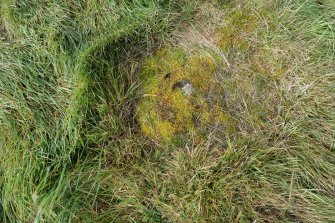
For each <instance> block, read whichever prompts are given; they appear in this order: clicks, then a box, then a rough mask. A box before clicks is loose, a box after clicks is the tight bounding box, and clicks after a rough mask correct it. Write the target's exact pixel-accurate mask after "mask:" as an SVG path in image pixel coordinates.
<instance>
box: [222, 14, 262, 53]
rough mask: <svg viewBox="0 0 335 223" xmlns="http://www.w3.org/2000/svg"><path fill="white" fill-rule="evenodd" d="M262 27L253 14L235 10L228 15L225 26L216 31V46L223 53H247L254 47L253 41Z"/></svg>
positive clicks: (258, 19) (257, 17)
mask: <svg viewBox="0 0 335 223" xmlns="http://www.w3.org/2000/svg"><path fill="white" fill-rule="evenodd" d="M260 13H261V14H262V12H260ZM264 16H265V15H264ZM262 26H264V24H262V22H261V19H260V17H259V15H257V14H256V13H255V12H253V11H251V10H250V9H249V10H246V9H241V8H236V9H235V10H234V11H232V12H231V13H230V14H229V15H228V19H227V23H226V25H225V26H224V27H221V28H219V29H218V32H217V46H218V47H219V48H220V49H222V50H225V51H228V50H238V51H248V50H250V49H252V48H254V47H255V41H254V39H255V38H256V35H260V33H258V29H259V28H260V27H262Z"/></svg>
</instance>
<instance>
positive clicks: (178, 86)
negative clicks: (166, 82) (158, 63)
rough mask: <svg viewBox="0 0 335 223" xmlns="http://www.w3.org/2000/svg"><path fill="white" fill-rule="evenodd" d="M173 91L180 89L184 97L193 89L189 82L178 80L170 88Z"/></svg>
mask: <svg viewBox="0 0 335 223" xmlns="http://www.w3.org/2000/svg"><path fill="white" fill-rule="evenodd" d="M172 89H173V90H177V89H181V90H183V91H184V94H185V95H191V94H192V91H193V87H192V85H191V83H190V81H189V80H180V81H177V82H176V83H175V84H174V85H173V86H172Z"/></svg>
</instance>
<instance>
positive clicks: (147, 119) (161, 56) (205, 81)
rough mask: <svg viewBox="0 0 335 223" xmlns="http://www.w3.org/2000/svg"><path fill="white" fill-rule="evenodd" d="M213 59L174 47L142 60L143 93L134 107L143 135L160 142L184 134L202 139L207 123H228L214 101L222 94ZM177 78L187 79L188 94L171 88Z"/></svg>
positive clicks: (215, 62) (210, 55) (216, 60)
mask: <svg viewBox="0 0 335 223" xmlns="http://www.w3.org/2000/svg"><path fill="white" fill-rule="evenodd" d="M217 58H218V57H217V55H215V54H212V53H208V52H192V53H187V52H185V51H183V50H181V49H179V48H174V49H165V50H160V51H158V52H157V53H156V54H155V55H154V56H153V57H150V58H148V59H147V60H146V61H145V62H144V68H143V72H142V77H143V79H144V80H145V81H144V82H145V83H144V95H143V98H142V100H141V102H140V103H139V105H138V109H137V110H138V111H137V114H138V115H137V116H138V120H139V122H140V125H141V129H142V132H143V133H144V134H146V135H147V136H149V137H151V138H152V139H155V140H159V141H163V142H170V141H171V140H172V139H173V138H175V137H177V136H178V135H179V136H180V135H185V134H190V135H192V136H194V137H195V138H197V139H202V138H204V137H205V136H206V128H207V127H208V126H210V125H215V124H225V123H226V122H228V115H227V114H225V113H224V112H223V107H222V106H220V105H219V103H220V102H219V101H220V100H217V98H218V97H220V96H222V94H223V90H222V87H220V83H219V82H218V81H217V80H216V79H215V71H216V69H217V66H218V65H217V63H218V62H219V61H218V59H217ZM180 80H188V81H190V83H191V85H192V87H193V92H192V94H191V95H189V96H187V95H185V94H184V92H183V91H182V90H181V89H177V90H176V89H175V90H174V89H173V85H174V84H175V83H176V82H177V81H180ZM206 97H208V98H207V99H206ZM209 98H210V99H209Z"/></svg>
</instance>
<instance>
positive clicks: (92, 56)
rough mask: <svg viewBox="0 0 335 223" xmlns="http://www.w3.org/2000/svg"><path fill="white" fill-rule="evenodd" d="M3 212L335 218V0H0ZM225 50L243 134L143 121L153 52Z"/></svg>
mask: <svg viewBox="0 0 335 223" xmlns="http://www.w3.org/2000/svg"><path fill="white" fill-rule="evenodd" d="M0 12H1V14H0V73H1V76H0V106H1V107H0V148H1V150H0V221H1V222H335V217H334V214H333V213H335V155H334V150H335V146H334V145H335V141H334V139H335V118H334V117H335V109H334V108H335V102H334V95H335V88H334V83H335V73H334V71H335V60H334V57H335V19H334V16H335V5H334V3H333V2H332V1H330V0H324V1H312V0H308V1H302V0H301V1H300V0H299V1H285V0H280V1H279V0H278V1H271V2H268V1H261V0H254V1H243V0H236V1H224V2H220V1H218V2H216V1H175V0H169V1H158V0H157V1H153V0H132V1H98V0H94V1H78V0H70V1H47V0H43V1H42V0H34V1H26V0H15V1H14V0H3V1H1V2H0ZM192 41H193V42H195V43H196V44H195V45H197V47H199V46H200V47H208V46H209V45H210V46H211V48H212V50H215V51H216V52H220V55H223V57H224V58H223V59H224V62H225V63H223V64H225V65H224V66H223V65H222V67H221V68H220V69H218V72H217V78H218V80H219V81H220V83H221V86H222V88H223V90H224V92H225V95H224V98H225V102H224V103H225V105H226V106H225V108H222V109H224V110H225V112H227V113H229V115H230V116H231V117H232V118H233V120H234V125H235V126H236V131H235V132H234V133H233V134H230V135H226V136H224V137H223V136H222V135H220V134H218V135H217V134H215V132H208V137H207V140H206V141H205V142H202V143H200V144H195V143H194V141H193V140H192V139H188V140H185V144H183V145H172V144H170V145H166V144H160V143H159V142H156V141H153V140H151V139H149V138H147V137H146V136H145V135H144V134H143V133H141V131H140V130H139V128H138V123H137V120H136V114H135V111H136V109H135V108H136V105H137V102H138V101H139V100H140V99H141V97H142V89H141V86H142V85H141V83H142V82H143V80H141V79H139V76H140V75H139V73H140V72H141V66H142V61H143V59H145V58H146V57H147V56H149V55H150V56H152V55H154V53H155V51H156V50H157V49H159V48H164V47H169V48H172V47H174V46H178V47H185V48H187V49H186V50H190V51H191V50H192V49H190V48H192V47H194V45H190V44H188V45H187V44H185V43H190V42H192Z"/></svg>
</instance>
